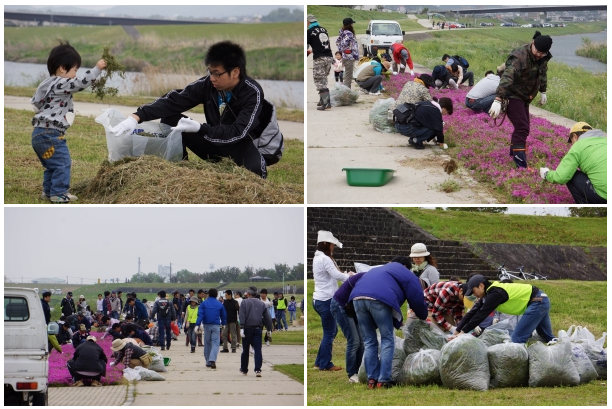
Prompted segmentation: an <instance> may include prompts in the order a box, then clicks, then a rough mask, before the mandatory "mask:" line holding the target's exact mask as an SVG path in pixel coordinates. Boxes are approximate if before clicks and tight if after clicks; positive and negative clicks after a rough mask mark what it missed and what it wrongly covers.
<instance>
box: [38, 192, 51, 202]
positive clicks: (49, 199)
mask: <svg viewBox="0 0 612 409" xmlns="http://www.w3.org/2000/svg"><path fill="white" fill-rule="evenodd" d="M40 198H41V199H42V200H46V201H48V202H50V201H51V195H49V194H47V193H45V191H44V190H43V191H42V193H41V194H40Z"/></svg>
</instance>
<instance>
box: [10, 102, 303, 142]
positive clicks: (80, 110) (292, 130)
mask: <svg viewBox="0 0 612 409" xmlns="http://www.w3.org/2000/svg"><path fill="white" fill-rule="evenodd" d="M4 106H5V107H6V108H14V109H25V110H26V111H31V110H32V108H31V107H32V106H31V105H30V98H28V97H16V96H12V95H5V96H4ZM108 108H115V109H116V110H118V111H120V112H121V113H122V114H123V115H125V116H128V115H130V114H132V113H133V112H134V111H135V110H136V109H135V108H136V107H133V106H125V105H112V104H95V103H92V102H78V101H74V110H75V112H76V115H77V116H78V115H83V116H92V117H94V118H95V117H97V116H98V115H100V113H101V111H102V110H103V109H108ZM189 117H190V118H192V119H194V120H196V121H198V122H200V123H204V122H206V118H205V117H204V114H203V113H201V114H200V113H194V112H190V113H189ZM77 120H78V118H77ZM278 123H279V125H280V129H281V131H282V133H283V136H284V137H285V138H287V139H299V140H300V141H303V140H304V124H303V123H301V122H290V121H278Z"/></svg>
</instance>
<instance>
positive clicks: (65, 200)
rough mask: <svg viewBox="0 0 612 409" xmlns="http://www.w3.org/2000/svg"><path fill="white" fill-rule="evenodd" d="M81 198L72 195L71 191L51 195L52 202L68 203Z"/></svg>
mask: <svg viewBox="0 0 612 409" xmlns="http://www.w3.org/2000/svg"><path fill="white" fill-rule="evenodd" d="M77 200H79V198H78V197H76V196H75V195H71V194H70V193H64V194H63V195H58V196H51V202H52V203H68V202H76V201H77Z"/></svg>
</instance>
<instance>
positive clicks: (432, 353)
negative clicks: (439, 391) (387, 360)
mask: <svg viewBox="0 0 612 409" xmlns="http://www.w3.org/2000/svg"><path fill="white" fill-rule="evenodd" d="M439 366H440V351H438V350H435V349H421V350H420V351H419V352H415V353H413V354H410V355H408V356H407V357H406V360H405V361H404V365H403V366H402V372H401V375H400V378H399V380H398V382H399V383H400V384H401V385H415V386H418V385H441V384H442V380H441V379H440V368H439Z"/></svg>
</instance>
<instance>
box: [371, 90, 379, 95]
mask: <svg viewBox="0 0 612 409" xmlns="http://www.w3.org/2000/svg"><path fill="white" fill-rule="evenodd" d="M370 95H374V96H377V95H380V91H376V92H370Z"/></svg>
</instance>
